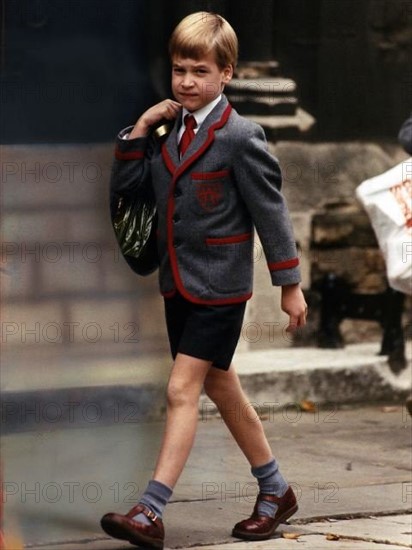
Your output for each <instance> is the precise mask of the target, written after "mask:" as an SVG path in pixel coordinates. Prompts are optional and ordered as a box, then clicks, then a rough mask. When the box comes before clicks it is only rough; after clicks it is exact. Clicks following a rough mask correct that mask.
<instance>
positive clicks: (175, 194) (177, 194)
mask: <svg viewBox="0 0 412 550" xmlns="http://www.w3.org/2000/svg"><path fill="white" fill-rule="evenodd" d="M181 194H182V191H181V190H180V189H176V190H175V192H174V193H173V196H174V197H175V198H177V197H180V196H181Z"/></svg>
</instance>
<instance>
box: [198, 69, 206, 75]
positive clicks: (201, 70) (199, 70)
mask: <svg viewBox="0 0 412 550" xmlns="http://www.w3.org/2000/svg"><path fill="white" fill-rule="evenodd" d="M196 73H197V74H206V73H207V71H206V69H196Z"/></svg>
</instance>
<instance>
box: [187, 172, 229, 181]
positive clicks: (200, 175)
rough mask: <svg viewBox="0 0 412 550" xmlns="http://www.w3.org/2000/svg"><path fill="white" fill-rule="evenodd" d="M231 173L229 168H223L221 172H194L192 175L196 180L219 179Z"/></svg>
mask: <svg viewBox="0 0 412 550" xmlns="http://www.w3.org/2000/svg"><path fill="white" fill-rule="evenodd" d="M229 174H230V171H229V170H221V171H220V172H192V174H191V176H192V179H194V180H217V179H220V178H224V177H226V176H228V175H229Z"/></svg>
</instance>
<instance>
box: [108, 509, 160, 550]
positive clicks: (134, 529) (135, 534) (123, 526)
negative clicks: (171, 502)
mask: <svg viewBox="0 0 412 550" xmlns="http://www.w3.org/2000/svg"><path fill="white" fill-rule="evenodd" d="M140 513H143V514H144V515H145V516H147V517H148V518H149V519H150V520H151V524H150V525H145V524H144V523H140V521H136V520H134V519H133V517H134V516H136V515H137V514H140ZM100 525H101V526H102V529H103V531H105V532H106V533H107V534H108V535H110V536H111V537H114V538H115V539H121V540H127V541H129V542H130V543H131V544H135V545H136V546H144V547H145V548H156V549H162V548H163V543H164V538H165V530H164V527H163V521H162V520H161V519H160V518H158V517H157V516H156V515H155V514H154V513H153V512H152V511H151V510H149V508H147V507H146V506H145V505H144V504H137V505H136V506H134V507H133V508H132V509H131V510H130V511H129V512H128V513H127V514H126V515H125V516H123V515H122V514H115V513H110V514H106V515H104V516H103V517H102V519H101V521H100Z"/></svg>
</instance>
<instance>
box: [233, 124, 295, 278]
mask: <svg viewBox="0 0 412 550" xmlns="http://www.w3.org/2000/svg"><path fill="white" fill-rule="evenodd" d="M237 135H238V139H234V140H233V141H234V146H235V147H236V149H235V151H237V153H236V154H234V156H233V158H235V159H236V161H235V162H234V167H233V171H234V176H235V179H236V184H237V187H238V189H239V192H240V194H241V195H242V198H243V200H244V202H245V204H246V207H247V209H248V210H249V212H250V214H251V217H252V220H253V223H254V225H255V227H256V230H257V232H258V234H259V237H260V241H261V243H262V246H263V250H264V252H265V256H266V260H267V264H268V268H269V271H270V274H271V278H272V284H273V285H276V286H284V285H291V284H296V283H299V282H300V280H301V279H300V270H299V259H298V254H297V249H296V242H295V238H294V235H293V230H292V224H291V220H290V216H289V212H288V209H287V206H286V202H285V199H284V197H283V195H282V194H281V192H280V189H281V184H282V177H281V172H280V168H279V164H278V162H277V160H276V159H275V157H274V156H273V155H271V154H270V153H269V151H268V147H267V143H266V138H265V134H264V132H263V129H262V128H261V127H260V126H258V125H255V124H253V125H252V124H250V123H247V125H246V127H245V128H244V131H243V132H239V133H238V134H237Z"/></svg>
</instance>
